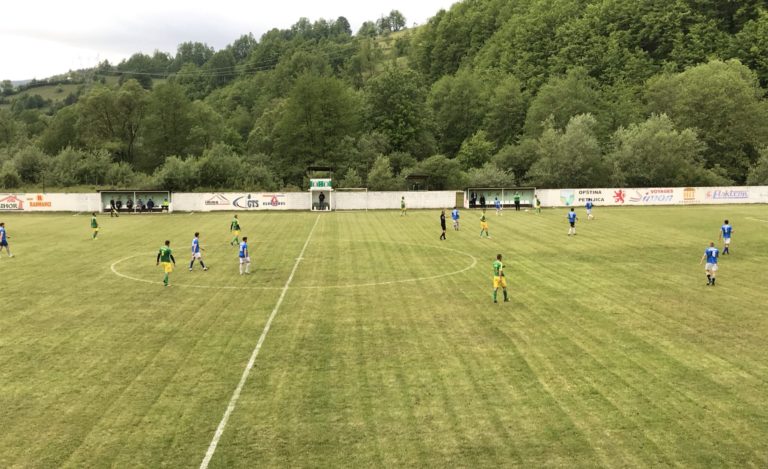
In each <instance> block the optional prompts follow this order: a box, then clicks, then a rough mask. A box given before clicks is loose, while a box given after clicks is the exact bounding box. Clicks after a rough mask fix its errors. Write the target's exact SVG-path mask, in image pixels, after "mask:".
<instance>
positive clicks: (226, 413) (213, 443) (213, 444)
mask: <svg viewBox="0 0 768 469" xmlns="http://www.w3.org/2000/svg"><path fill="white" fill-rule="evenodd" d="M319 221H320V215H318V216H317V218H316V219H315V224H314V225H312V229H311V230H310V232H309V235H308V236H307V240H306V241H305V242H304V247H302V248H301V252H300V253H299V257H298V258H297V259H296V262H295V263H294V264H293V269H292V270H291V275H289V276H288V280H286V281H285V285H284V286H283V291H282V292H281V293H280V298H278V299H277V303H276V304H275V307H274V308H273V309H272V313H271V314H270V315H269V319H267V323H266V324H265V325H264V330H263V331H261V336H260V337H259V341H258V342H257V343H256V347H255V348H254V349H253V352H252V353H251V359H250V360H248V364H247V365H246V366H245V369H244V370H243V375H242V376H241V377H240V382H239V383H237V387H236V388H235V392H233V393H232V398H231V399H230V400H229V404H228V405H227V410H225V411H224V415H223V416H222V417H221V422H219V426H218V427H216V433H214V434H213V439H212V440H211V444H210V445H208V451H206V452H205V458H203V462H201V463H200V469H206V468H207V467H208V464H209V463H210V462H211V458H212V457H213V453H215V452H216V446H218V444H219V440H220V439H221V435H222V434H224V429H225V428H226V427H227V422H228V421H229V417H230V415H232V412H233V411H234V410H235V405H236V404H237V401H238V399H240V393H241V392H242V390H243V386H245V381H246V380H247V379H248V375H250V374H251V370H252V369H253V364H254V363H255V362H256V357H257V356H258V355H259V351H260V350H261V345H262V344H263V343H264V339H266V337H267V333H269V328H270V327H271V326H272V320H273V319H275V316H276V315H277V311H278V310H279V309H280V305H282V304H283V299H285V294H286V292H288V287H290V286H291V282H292V281H293V275H294V274H295V273H296V269H297V268H298V267H299V263H300V262H301V259H302V258H303V257H304V251H306V250H307V246H309V240H310V239H312V233H314V232H315V228H316V227H317V222H319Z"/></svg>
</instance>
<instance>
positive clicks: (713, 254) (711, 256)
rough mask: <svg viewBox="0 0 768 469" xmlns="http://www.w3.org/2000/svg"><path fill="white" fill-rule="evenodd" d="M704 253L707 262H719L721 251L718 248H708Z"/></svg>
mask: <svg viewBox="0 0 768 469" xmlns="http://www.w3.org/2000/svg"><path fill="white" fill-rule="evenodd" d="M704 254H705V255H706V256H707V264H717V258H718V256H720V251H718V250H717V248H715V247H710V248H707V249H706V250H705V251H704Z"/></svg>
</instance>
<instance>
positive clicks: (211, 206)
mask: <svg viewBox="0 0 768 469" xmlns="http://www.w3.org/2000/svg"><path fill="white" fill-rule="evenodd" d="M536 193H537V195H538V196H539V199H541V203H542V205H543V206H544V207H568V206H583V205H584V203H585V202H586V200H587V198H592V200H593V201H594V203H595V205H596V206H644V205H694V204H734V203H737V204H755V203H768V186H751V187H652V188H639V189H637V188H633V189H610V188H602V189H540V190H538V191H536ZM328 195H329V194H327V196H328ZM330 197H331V200H330V201H329V202H330V203H331V204H332V206H333V207H334V208H335V209H336V210H365V209H369V210H377V209H399V208H400V198H401V197H405V202H406V206H407V207H408V208H409V209H440V208H452V207H453V206H454V204H455V203H456V191H434V192H432V191H430V192H407V191H401V192H346V191H334V192H333V193H332V194H330ZM326 200H327V201H328V199H326ZM100 204H101V196H100V195H99V194H98V193H92V194H40V193H29V194H23V193H22V194H20V193H0V212H97V211H100V210H101V209H102V207H100ZM465 204H466V201H465ZM310 206H311V199H310V193H309V192H250V193H249V192H209V193H174V194H172V197H171V209H172V210H175V211H176V210H177V211H190V212H192V211H194V212H210V211H219V210H230V211H271V210H309V209H310Z"/></svg>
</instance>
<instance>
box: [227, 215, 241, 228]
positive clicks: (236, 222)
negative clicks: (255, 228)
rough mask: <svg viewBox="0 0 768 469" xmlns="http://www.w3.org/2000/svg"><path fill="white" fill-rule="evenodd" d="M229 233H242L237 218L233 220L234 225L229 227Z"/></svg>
mask: <svg viewBox="0 0 768 469" xmlns="http://www.w3.org/2000/svg"><path fill="white" fill-rule="evenodd" d="M229 231H240V222H238V221H237V218H234V219H232V223H231V224H230V225H229Z"/></svg>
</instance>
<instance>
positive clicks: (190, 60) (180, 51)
mask: <svg viewBox="0 0 768 469" xmlns="http://www.w3.org/2000/svg"><path fill="white" fill-rule="evenodd" d="M211 57H213V47H210V46H208V44H204V43H202V42H184V43H181V44H179V46H178V47H177V48H176V56H175V57H174V58H173V63H172V64H171V71H178V70H181V68H182V67H183V66H184V65H185V64H193V65H195V66H197V67H202V66H203V65H205V63H206V62H208V60H210V59H211Z"/></svg>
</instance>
